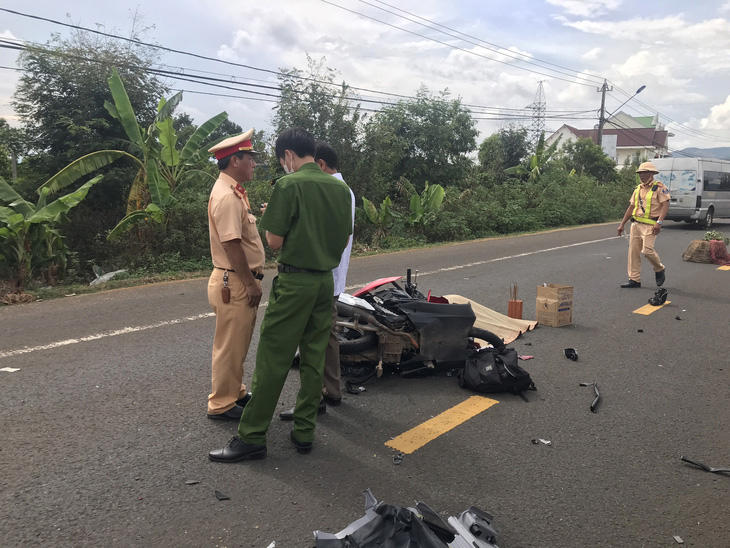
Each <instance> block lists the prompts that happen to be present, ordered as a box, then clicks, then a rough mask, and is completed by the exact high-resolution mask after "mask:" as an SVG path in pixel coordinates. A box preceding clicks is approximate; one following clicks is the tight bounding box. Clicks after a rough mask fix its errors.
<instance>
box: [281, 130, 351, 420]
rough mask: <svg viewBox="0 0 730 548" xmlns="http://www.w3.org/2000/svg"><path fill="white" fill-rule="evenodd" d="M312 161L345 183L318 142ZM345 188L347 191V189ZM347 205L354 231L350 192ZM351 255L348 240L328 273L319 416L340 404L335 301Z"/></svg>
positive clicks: (332, 155)
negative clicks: (330, 295) (331, 287)
mask: <svg viewBox="0 0 730 548" xmlns="http://www.w3.org/2000/svg"><path fill="white" fill-rule="evenodd" d="M314 161H315V162H316V163H317V165H318V166H319V168H320V169H321V170H322V171H323V172H324V173H327V174H329V175H332V176H333V177H336V178H337V179H339V180H340V181H342V182H343V183H344V182H345V180H344V179H343V178H342V174H341V173H340V172H339V161H338V159H337V153H336V152H335V151H334V149H333V148H332V147H331V146H330V145H328V144H327V143H324V142H322V141H320V142H318V143H317V148H316V149H315V152H314ZM348 188H349V187H348ZM350 197H351V198H352V202H351V205H350V207H351V214H352V227H353V230H354V228H355V194H354V193H353V192H352V189H350ZM351 251H352V236H350V240H349V241H348V242H347V246H345V250H344V251H343V252H342V257H341V258H340V264H339V265H338V266H337V267H336V268H335V269H333V270H332V277H333V279H334V282H335V291H334V299H333V300H332V331H331V332H330V338H329V342H328V343H327V352H326V354H325V362H324V379H323V382H324V386H323V387H322V401H321V402H320V406H319V410H318V414H322V413H324V412H325V411H326V410H327V407H326V404H325V402H326V403H327V404H329V405H335V406H336V405H340V403H341V402H342V386H341V383H340V345H339V343H338V342H337V337H336V336H335V320H336V318H337V299H338V297H339V296H340V293H343V292H344V291H345V285H346V281H347V269H348V268H349V266H350V252H351ZM279 417H280V418H281V420H285V421H288V420H293V418H294V413H293V410H292V409H290V410H288V411H283V412H282V413H279Z"/></svg>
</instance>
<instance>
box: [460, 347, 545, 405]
mask: <svg viewBox="0 0 730 548" xmlns="http://www.w3.org/2000/svg"><path fill="white" fill-rule="evenodd" d="M459 386H461V387H462V388H467V389H469V390H474V391H475V392H481V393H483V394H494V393H498V392H511V393H513V394H518V395H520V396H523V395H522V392H524V391H525V390H537V389H536V388H535V383H533V382H532V379H531V378H530V374H529V373H528V372H527V371H525V370H524V369H522V368H521V367H520V366H519V365H518V364H517V351H516V350H515V349H514V348H504V349H502V350H501V351H497V350H496V349H494V348H480V349H478V350H475V351H473V352H472V353H471V354H470V355H469V356H468V357H467V359H466V363H465V364H464V369H462V370H461V371H459ZM523 397H524V396H523Z"/></svg>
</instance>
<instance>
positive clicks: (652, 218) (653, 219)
mask: <svg viewBox="0 0 730 548" xmlns="http://www.w3.org/2000/svg"><path fill="white" fill-rule="evenodd" d="M649 218H650V219H651V220H652V221H658V220H659V217H649ZM631 222H632V223H640V222H641V221H637V220H636V219H634V218H633V217H631Z"/></svg>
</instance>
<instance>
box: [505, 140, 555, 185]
mask: <svg viewBox="0 0 730 548" xmlns="http://www.w3.org/2000/svg"><path fill="white" fill-rule="evenodd" d="M559 142H560V140H559V139H558V140H557V141H555V142H554V143H553V144H551V145H550V146H547V147H546V146H545V134H544V133H541V134H540V138H539V139H538V140H537V146H536V147H535V153H534V154H533V155H532V156H530V159H529V162H528V164H527V165H526V166H525V165H522V164H520V165H518V166H513V167H509V168H507V169H505V170H504V172H505V173H507V174H508V175H517V176H518V177H520V178H522V179H527V180H528V181H530V182H537V181H539V180H540V176H541V175H542V172H543V171H544V169H545V166H547V164H548V162H550V159H551V158H552V156H553V154H555V150H556V149H557V148H558V143H559Z"/></svg>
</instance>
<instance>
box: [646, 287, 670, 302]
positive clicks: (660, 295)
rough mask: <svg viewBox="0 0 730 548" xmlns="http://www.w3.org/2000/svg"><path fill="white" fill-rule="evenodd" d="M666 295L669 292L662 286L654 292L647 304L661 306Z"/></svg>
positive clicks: (665, 299)
mask: <svg viewBox="0 0 730 548" xmlns="http://www.w3.org/2000/svg"><path fill="white" fill-rule="evenodd" d="M667 295H669V292H668V291H667V290H666V289H664V288H663V287H660V288H659V289H657V290H656V291H655V292H654V296H653V297H652V298H650V299H649V304H650V305H652V306H661V305H663V304H664V303H665V302H667Z"/></svg>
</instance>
